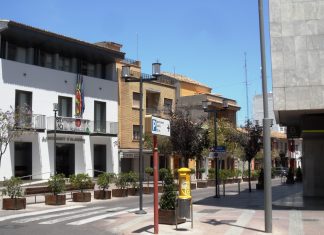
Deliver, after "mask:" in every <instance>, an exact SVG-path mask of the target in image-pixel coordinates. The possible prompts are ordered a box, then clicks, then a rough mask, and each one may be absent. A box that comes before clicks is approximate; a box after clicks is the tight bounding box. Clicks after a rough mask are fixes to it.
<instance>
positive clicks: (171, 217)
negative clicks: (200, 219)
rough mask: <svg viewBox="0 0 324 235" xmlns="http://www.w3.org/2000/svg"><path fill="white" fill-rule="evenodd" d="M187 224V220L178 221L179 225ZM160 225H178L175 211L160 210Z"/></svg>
mask: <svg viewBox="0 0 324 235" xmlns="http://www.w3.org/2000/svg"><path fill="white" fill-rule="evenodd" d="M184 222H186V219H178V224H181V223H184ZM159 224H169V225H174V224H176V217H175V210H163V209H159Z"/></svg>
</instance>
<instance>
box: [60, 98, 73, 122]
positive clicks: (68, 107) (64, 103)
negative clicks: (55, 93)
mask: <svg viewBox="0 0 324 235" xmlns="http://www.w3.org/2000/svg"><path fill="white" fill-rule="evenodd" d="M58 105H59V110H58V115H59V116H61V117H72V98H71V97H65V96H59V97H58Z"/></svg>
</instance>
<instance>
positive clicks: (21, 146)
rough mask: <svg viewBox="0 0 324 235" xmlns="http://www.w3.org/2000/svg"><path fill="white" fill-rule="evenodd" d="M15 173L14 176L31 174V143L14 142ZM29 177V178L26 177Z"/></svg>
mask: <svg viewBox="0 0 324 235" xmlns="http://www.w3.org/2000/svg"><path fill="white" fill-rule="evenodd" d="M14 148H15V152H14V153H15V173H14V175H15V176H16V177H22V176H27V175H31V174H32V143H30V142H15V147H14ZM26 179H30V178H26Z"/></svg>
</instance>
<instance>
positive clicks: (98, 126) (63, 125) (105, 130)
mask: <svg viewBox="0 0 324 235" xmlns="http://www.w3.org/2000/svg"><path fill="white" fill-rule="evenodd" d="M47 129H48V130H54V117H48V118H47ZM56 130H57V131H60V132H79V133H88V134H93V133H100V134H112V135H116V134H117V133H118V122H97V121H90V120H88V119H82V118H72V117H57V118H56Z"/></svg>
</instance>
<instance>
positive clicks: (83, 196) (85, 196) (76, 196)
mask: <svg viewBox="0 0 324 235" xmlns="http://www.w3.org/2000/svg"><path fill="white" fill-rule="evenodd" d="M70 182H71V184H72V186H73V187H74V188H76V189H78V190H80V192H77V193H73V201H74V202H90V201H91V193H90V192H84V190H85V189H87V188H89V187H91V185H92V181H91V178H90V176H89V175H88V174H84V173H80V174H77V175H71V176H70Z"/></svg>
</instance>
